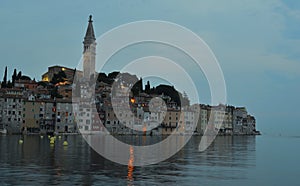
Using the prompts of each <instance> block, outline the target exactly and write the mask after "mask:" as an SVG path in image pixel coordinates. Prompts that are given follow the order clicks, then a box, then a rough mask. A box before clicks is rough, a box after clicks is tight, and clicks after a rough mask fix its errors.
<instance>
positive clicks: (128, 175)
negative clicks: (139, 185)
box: [127, 146, 134, 185]
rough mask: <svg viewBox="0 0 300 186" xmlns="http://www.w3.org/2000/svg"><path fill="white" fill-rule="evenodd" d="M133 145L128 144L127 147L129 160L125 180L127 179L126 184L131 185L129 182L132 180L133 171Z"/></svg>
mask: <svg viewBox="0 0 300 186" xmlns="http://www.w3.org/2000/svg"><path fill="white" fill-rule="evenodd" d="M133 152H134V150H133V147H132V146H130V148H129V160H128V173H127V180H128V181H129V183H128V185H131V182H133V180H134V179H133V171H134V166H133V163H134V155H133Z"/></svg>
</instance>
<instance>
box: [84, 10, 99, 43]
mask: <svg viewBox="0 0 300 186" xmlns="http://www.w3.org/2000/svg"><path fill="white" fill-rule="evenodd" d="M95 41H96V38H95V33H94V28H93V20H92V15H90V17H89V25H88V27H87V30H86V34H85V37H84V41H83V44H84V45H91V44H92V43H94V42H95Z"/></svg>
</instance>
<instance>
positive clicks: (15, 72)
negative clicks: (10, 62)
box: [11, 69, 17, 86]
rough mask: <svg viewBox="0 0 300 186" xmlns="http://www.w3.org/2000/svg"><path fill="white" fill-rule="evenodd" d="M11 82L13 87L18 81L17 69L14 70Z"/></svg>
mask: <svg viewBox="0 0 300 186" xmlns="http://www.w3.org/2000/svg"><path fill="white" fill-rule="evenodd" d="M11 80H12V84H13V86H15V82H16V80H17V69H14V73H13V75H12V77H11Z"/></svg>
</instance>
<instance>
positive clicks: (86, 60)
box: [83, 15, 97, 79]
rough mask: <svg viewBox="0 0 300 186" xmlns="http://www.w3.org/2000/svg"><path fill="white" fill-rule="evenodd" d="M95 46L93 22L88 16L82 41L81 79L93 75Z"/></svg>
mask: <svg viewBox="0 0 300 186" xmlns="http://www.w3.org/2000/svg"><path fill="white" fill-rule="evenodd" d="M96 45H97V43H96V38H95V33H94V28H93V20H92V15H90V17H89V23H88V27H87V30H86V34H85V37H84V41H83V77H84V78H85V79H90V77H91V75H95V61H96Z"/></svg>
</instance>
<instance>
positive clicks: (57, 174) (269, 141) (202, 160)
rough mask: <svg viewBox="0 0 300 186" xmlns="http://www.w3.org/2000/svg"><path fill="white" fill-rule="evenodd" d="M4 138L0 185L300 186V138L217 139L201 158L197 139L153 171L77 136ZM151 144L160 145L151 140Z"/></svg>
mask: <svg viewBox="0 0 300 186" xmlns="http://www.w3.org/2000/svg"><path fill="white" fill-rule="evenodd" d="M20 137H21V136H0V185H58V184H59V185H161V184H164V185H166V184H168V185H299V184H300V164H299V163H300V160H299V157H300V149H299V144H300V138H297V137H272V136H243V137H238V136H236V137H228V136H227V137H217V138H216V140H215V141H214V143H213V144H212V145H211V146H210V147H209V148H208V149H207V150H206V151H205V152H198V151H197V147H198V144H199V141H200V137H198V136H194V137H192V138H191V140H190V141H189V143H188V144H187V145H186V146H185V147H184V148H183V149H182V150H181V151H179V152H178V153H177V154H176V155H174V156H173V157H171V158H169V159H168V160H166V161H164V162H161V163H159V164H155V165H149V166H144V167H128V166H124V165H119V164H116V163H113V162H111V161H108V160H106V159H104V158H102V157H101V156H100V155H98V154H97V153H96V152H94V151H93V150H92V149H91V148H90V147H89V146H88V145H87V143H86V142H85V141H84V139H83V138H82V137H81V136H80V135H78V136H68V139H67V140H68V142H69V145H68V146H67V147H65V146H63V145H62V143H63V140H59V139H58V140H57V142H56V144H55V146H50V145H49V140H48V139H47V138H46V137H45V138H43V139H41V138H40V137H39V136H25V137H24V143H23V144H19V143H18V141H19V139H20ZM147 140H148V141H151V140H157V139H155V137H147Z"/></svg>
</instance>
